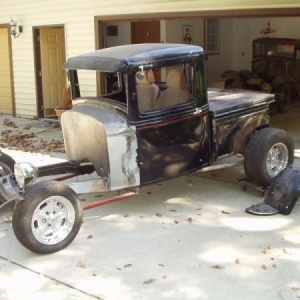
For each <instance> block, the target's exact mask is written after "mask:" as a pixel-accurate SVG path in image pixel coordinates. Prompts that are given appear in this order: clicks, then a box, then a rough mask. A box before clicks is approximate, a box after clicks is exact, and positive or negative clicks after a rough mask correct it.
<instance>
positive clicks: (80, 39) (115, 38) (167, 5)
mask: <svg viewBox="0 0 300 300" xmlns="http://www.w3.org/2000/svg"><path fill="white" fill-rule="evenodd" d="M18 8H19V13H18V15H16V14H15V6H14V5H12V4H11V3H9V2H8V3H5V4H3V7H2V9H1V12H0V25H1V26H5V27H6V28H8V27H9V22H10V20H11V18H12V19H13V20H14V21H15V22H16V23H17V27H16V28H17V30H18V28H19V27H20V26H21V28H22V32H20V34H17V35H15V37H16V38H14V37H13V36H12V37H11V41H10V43H9V47H10V51H11V59H10V62H11V71H12V72H13V76H12V83H13V84H12V86H13V88H12V89H13V95H14V97H13V96H10V103H11V105H12V112H13V114H15V115H16V116H23V117H29V118H32V117H38V118H42V117H47V116H48V115H51V112H53V109H54V108H55V107H54V106H55V105H57V101H54V96H55V97H56V98H57V97H59V95H60V91H61V89H62V86H63V85H64V84H65V81H64V79H63V78H62V76H61V75H60V76H58V78H57V79H56V80H59V82H54V83H53V85H52V84H51V82H50V86H52V87H53V89H52V90H51V88H50V89H49V88H48V87H44V85H45V83H44V84H43V82H44V81H46V82H47V80H48V79H47V80H44V79H45V78H44V77H45V76H46V74H45V72H42V70H41V69H40V68H39V65H40V62H41V61H43V60H42V59H43V57H40V56H39V55H40V52H39V43H40V41H39V39H40V34H39V31H41V30H43V29H45V30H48V29H53V28H55V29H59V30H60V31H62V32H63V37H62V39H61V41H62V42H63V44H62V45H61V47H60V48H59V47H57V49H62V51H63V54H62V55H60V56H59V57H64V58H65V59H68V58H69V57H72V56H75V55H78V54H81V53H85V52H91V51H93V50H95V49H100V48H102V47H109V46H113V45H122V44H125V43H133V42H134V43H136V42H145V41H146V42H147V41H158V42H175V43H194V44H197V45H201V46H202V47H204V48H205V49H206V50H207V74H208V83H209V84H211V83H213V82H215V81H217V80H219V79H220V75H221V74H222V72H223V71H224V70H227V69H233V70H239V69H249V68H250V67H251V52H252V51H251V46H252V40H253V39H254V38H257V37H261V36H262V35H264V34H262V32H264V30H265V29H266V28H268V27H270V28H271V33H270V34H268V35H267V36H272V37H288V38H300V37H299V34H298V32H297V31H296V30H294V29H295V28H299V22H300V21H299V18H298V16H299V15H300V5H299V3H298V1H295V0H289V1H277V2H276V3H274V1H270V0H265V1H260V2H259V3H251V4H249V3H248V1H237V0H235V1H225V2H224V1H222V2H220V1H210V2H209V3H207V2H206V1H175V2H174V1H169V0H164V1H152V2H151V3H149V1H146V0H145V1H136V0H132V1H116V2H112V1H106V0H102V1H95V0H90V1H88V6H87V5H86V3H83V2H81V1H75V2H74V1H69V0H68V1H64V2H63V3H61V2H57V5H53V3H50V2H49V3H48V2H46V3H43V4H40V3H38V2H37V1H34V0H31V1H27V2H26V3H23V2H22V3H21V2H20V3H19V5H18ZM141 22H143V23H144V24H141ZM268 24H269V25H268ZM141 25H142V26H141ZM148 25H150V27H147V26H148ZM149 28H150V29H151V32H150V31H149ZM152 32H154V33H155V35H154V40H152ZM144 38H145V40H143V39H144ZM150 38H151V39H150ZM58 51H61V50H58ZM86 81H87V82H88V83H87V89H96V84H94V85H92V84H91V81H93V82H96V80H95V79H94V78H88V77H87V78H86ZM47 84H48V86H49V82H47ZM47 88H48V90H49V91H50V93H52V98H51V97H50V98H49V99H47V97H46V96H47V95H45V91H47ZM53 95H54V96H53ZM50 96H51V95H50ZM59 101H61V99H60V100H59ZM45 104H46V105H45ZM46 106H47V107H46Z"/></svg>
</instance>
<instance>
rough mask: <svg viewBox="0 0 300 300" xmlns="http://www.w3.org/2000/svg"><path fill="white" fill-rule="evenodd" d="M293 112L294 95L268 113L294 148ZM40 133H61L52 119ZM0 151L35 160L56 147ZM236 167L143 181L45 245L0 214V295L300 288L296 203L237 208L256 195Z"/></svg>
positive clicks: (299, 136)
mask: <svg viewBox="0 0 300 300" xmlns="http://www.w3.org/2000/svg"><path fill="white" fill-rule="evenodd" d="M299 116H300V104H297V105H295V106H293V108H292V109H290V110H289V112H288V113H285V114H278V115H276V116H274V117H272V119H271V124H272V126H273V127H279V128H283V129H285V130H287V131H288V132H289V133H290V134H291V136H292V138H293V140H294V142H295V149H296V150H295V154H296V156H298V157H300V130H299ZM3 118H4V117H3V116H1V117H0V124H2V120H3ZM13 120H14V121H15V122H17V121H19V122H20V120H15V119H13ZM20 126H21V125H20ZM0 130H1V127H0ZM2 130H3V129H2ZM47 132H49V133H47ZM53 132H55V134H53ZM48 134H49V136H51V139H53V138H54V139H57V140H59V139H60V138H61V136H60V130H59V129H58V128H53V129H49V130H48V131H44V139H47V135H48ZM54 135H55V136H54ZM8 152H9V153H10V154H11V155H12V156H14V157H15V158H16V159H17V160H24V159H27V158H30V157H31V159H34V160H35V161H40V163H44V162H45V160H46V159H47V160H48V161H54V160H59V159H60V158H63V157H64V156H63V154H61V153H54V152H53V153H52V154H55V156H56V157H58V158H53V157H52V156H51V157H50V156H49V154H47V153H45V154H41V153H38V154H28V153H27V154H24V152H23V153H19V152H18V151H15V150H11V151H8ZM296 162H298V163H299V162H300V159H299V158H296ZM242 177H243V170H242V167H241V166H239V167H235V168H230V169H226V170H219V171H213V172H208V173H198V174H197V175H193V176H192V175H189V176H182V177H179V178H176V179H174V180H170V181H166V182H163V183H161V184H154V185H151V186H147V187H143V188H142V189H141V191H140V194H139V195H138V196H136V197H134V198H131V199H129V200H126V201H124V202H119V203H114V204H110V205H107V206H104V207H100V208H96V209H93V210H90V211H87V212H86V213H85V218H84V223H83V225H82V228H81V230H80V232H79V234H78V236H77V237H76V239H75V241H74V242H73V243H72V244H71V245H70V246H69V247H67V248H66V249H64V250H62V251H60V252H58V253H55V254H51V255H45V256H42V255H36V254H33V253H31V252H29V251H27V250H26V249H25V248H23V247H22V246H21V245H20V244H19V242H18V241H17V240H16V238H15V237H14V234H13V231H12V227H11V221H10V219H9V218H7V219H6V220H5V221H1V222H2V223H1V222H0V294H1V299H4V300H6V299H7V300H12V299H19V298H20V295H22V296H21V297H22V299H23V300H24V299H30V300H34V299H43V300H46V299H51V300H52V299H56V300H60V299H66V300H67V299H68V300H69V299H118V300H119V299H122V300H127V299H134V300H136V299H151V300H152V299H170V300H171V299H172V300H176V299H178V300H183V299H187V300H189V299H234V300H236V299H251V300H252V299H262V300H267V299H270V300H271V299H272V300H273V299H287V300H290V299H298V298H300V279H299V273H300V235H299V232H300V206H299V203H298V204H296V206H295V208H294V210H293V212H292V214H291V215H289V216H283V215H275V216H272V217H258V216H253V215H249V214H246V213H245V212H244V210H245V208H246V207H249V206H250V205H252V204H256V203H260V202H263V198H262V197H261V196H260V195H259V193H258V192H257V191H256V190H255V189H251V188H249V189H247V190H246V191H242V190H241V188H240V186H239V184H238V183H237V179H239V178H242ZM104 196H106V195H103V194H96V195H92V196H90V195H89V196H87V195H83V196H82V197H81V201H82V203H84V204H86V203H89V202H92V201H94V200H95V199H101V198H104Z"/></svg>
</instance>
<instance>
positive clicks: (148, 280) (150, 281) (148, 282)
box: [143, 278, 156, 284]
mask: <svg viewBox="0 0 300 300" xmlns="http://www.w3.org/2000/svg"><path fill="white" fill-rule="evenodd" d="M155 280H156V279H153V278H150V279H147V280H145V281H144V282H143V284H150V283H152V282H154V281H155Z"/></svg>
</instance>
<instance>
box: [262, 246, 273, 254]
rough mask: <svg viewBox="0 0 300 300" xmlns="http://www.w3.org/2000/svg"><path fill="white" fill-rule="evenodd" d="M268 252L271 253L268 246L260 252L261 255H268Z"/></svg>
mask: <svg viewBox="0 0 300 300" xmlns="http://www.w3.org/2000/svg"><path fill="white" fill-rule="evenodd" d="M270 252H271V248H270V246H268V247H267V248H265V249H264V250H263V251H262V253H263V254H268V253H270Z"/></svg>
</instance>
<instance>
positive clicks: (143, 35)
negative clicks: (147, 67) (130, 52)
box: [131, 20, 160, 44]
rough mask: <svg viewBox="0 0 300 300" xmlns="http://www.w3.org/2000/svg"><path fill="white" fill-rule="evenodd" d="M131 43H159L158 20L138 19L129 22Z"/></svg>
mask: <svg viewBox="0 0 300 300" xmlns="http://www.w3.org/2000/svg"><path fill="white" fill-rule="evenodd" d="M131 31H132V44H142V43H159V42H160V21H159V20H158V21H139V22H132V23H131Z"/></svg>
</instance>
